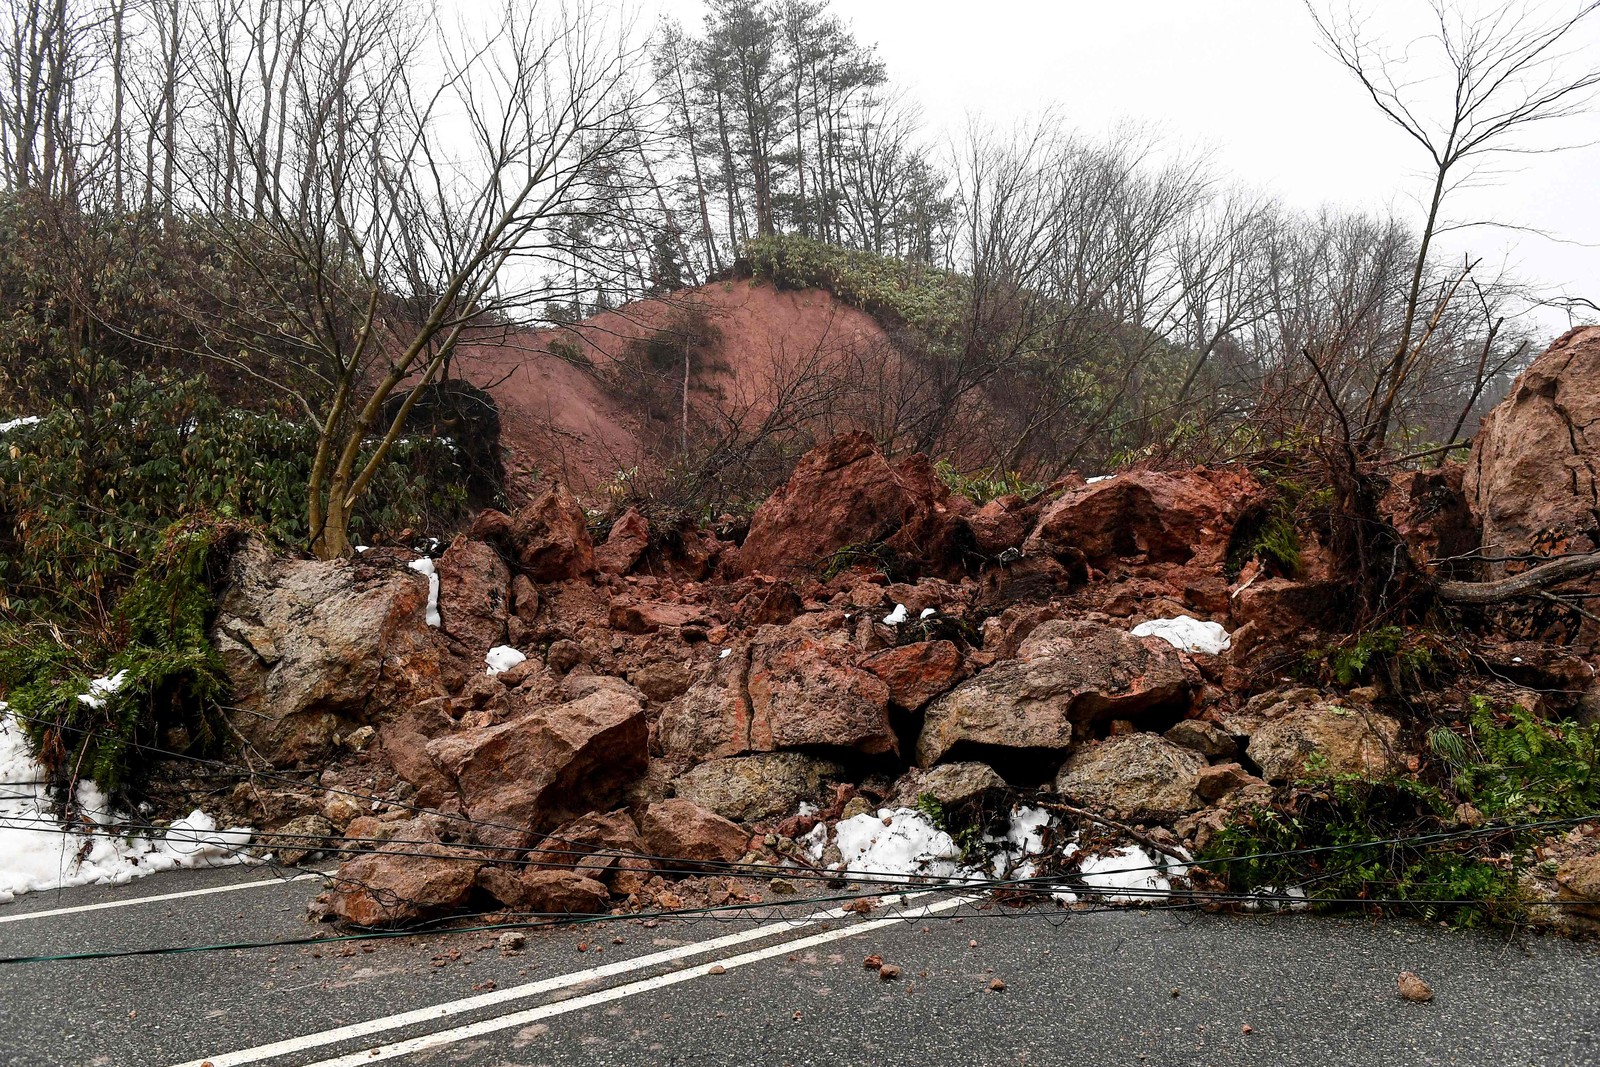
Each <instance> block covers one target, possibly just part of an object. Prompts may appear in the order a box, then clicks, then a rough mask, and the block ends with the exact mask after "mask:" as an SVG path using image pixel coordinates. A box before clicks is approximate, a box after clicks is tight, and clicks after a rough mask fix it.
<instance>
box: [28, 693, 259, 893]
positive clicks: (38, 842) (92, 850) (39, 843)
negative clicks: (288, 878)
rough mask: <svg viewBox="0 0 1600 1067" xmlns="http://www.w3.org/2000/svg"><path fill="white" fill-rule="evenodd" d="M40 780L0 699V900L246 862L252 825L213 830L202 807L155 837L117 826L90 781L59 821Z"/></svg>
mask: <svg viewBox="0 0 1600 1067" xmlns="http://www.w3.org/2000/svg"><path fill="white" fill-rule="evenodd" d="M45 779H46V772H45V769H44V767H42V766H41V765H40V764H39V762H38V761H37V760H35V759H34V758H33V755H32V753H31V752H30V751H29V750H28V743H27V739H26V738H25V737H24V736H23V732H22V728H21V726H20V725H19V724H18V723H17V721H16V719H15V718H14V717H12V716H11V715H9V714H7V708H6V705H5V702H4V701H0V903H8V902H10V901H11V900H12V899H14V898H15V897H16V895H17V894H19V893H29V892H34V891H36V890H41V889H63V888H67V887H70V886H78V885H92V884H98V885H122V884H124V883H126V882H130V881H132V880H133V879H135V878H140V877H143V876H144V875H147V874H153V873H155V872H156V871H169V870H173V869H176V868H180V867H213V866H220V865H224V864H232V863H243V862H247V858H246V857H245V856H244V855H243V853H242V851H241V850H242V849H244V847H245V846H246V845H248V844H249V843H250V836H251V831H250V830H249V829H248V828H243V827H232V828H229V829H226V830H219V829H217V824H216V821H215V820H214V819H212V818H211V817H210V816H209V815H207V814H205V813H204V812H202V811H193V812H191V813H190V814H189V815H188V816H187V817H186V818H182V819H178V820H177V821H175V822H173V823H172V824H171V825H170V826H168V827H167V828H166V830H165V832H164V833H163V834H162V835H161V836H160V837H152V836H145V835H143V834H123V833H121V832H119V831H118V829H117V827H118V825H119V824H121V823H124V822H126V821H127V819H126V817H125V816H123V815H121V814H120V813H118V812H117V811H115V810H114V809H113V808H112V807H111V804H110V802H109V801H108V800H107V799H106V796H105V794H103V793H102V792H101V791H100V790H99V789H98V788H96V787H95V785H94V783H93V782H89V781H82V782H79V783H78V786H77V789H76V791H75V793H74V799H75V800H76V804H75V805H74V807H73V810H72V813H71V818H72V822H71V823H70V824H67V823H63V822H62V820H61V818H60V817H59V816H58V815H57V812H56V806H55V805H54V804H53V803H52V802H51V800H50V798H49V795H48V794H47V792H46V790H45Z"/></svg>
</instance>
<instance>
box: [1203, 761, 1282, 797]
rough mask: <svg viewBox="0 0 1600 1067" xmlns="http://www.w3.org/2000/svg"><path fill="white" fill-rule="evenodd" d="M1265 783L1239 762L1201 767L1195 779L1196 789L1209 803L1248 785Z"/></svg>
mask: <svg viewBox="0 0 1600 1067" xmlns="http://www.w3.org/2000/svg"><path fill="white" fill-rule="evenodd" d="M1265 784H1266V783H1265V782H1263V781H1262V780H1261V779H1260V778H1257V777H1256V776H1255V775H1253V774H1250V773H1248V772H1246V771H1245V769H1244V768H1243V767H1241V766H1239V765H1238V764H1237V763H1218V764H1215V765H1214V766H1211V767H1202V768H1201V769H1200V775H1199V777H1198V778H1196V779H1195V785H1194V791H1195V792H1196V793H1197V794H1199V796H1200V799H1201V800H1204V801H1205V802H1206V803H1207V804H1215V803H1216V802H1217V801H1219V800H1221V799H1222V798H1223V797H1225V796H1227V795H1229V794H1230V793H1236V792H1238V791H1239V790H1241V789H1244V788H1245V787H1247V786H1252V785H1265Z"/></svg>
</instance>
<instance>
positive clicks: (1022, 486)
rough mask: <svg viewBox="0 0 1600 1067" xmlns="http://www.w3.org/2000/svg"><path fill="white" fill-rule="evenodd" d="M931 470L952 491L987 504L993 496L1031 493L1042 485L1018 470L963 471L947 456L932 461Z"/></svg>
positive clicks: (1031, 494)
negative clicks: (932, 467)
mask: <svg viewBox="0 0 1600 1067" xmlns="http://www.w3.org/2000/svg"><path fill="white" fill-rule="evenodd" d="M934 471H935V472H936V473H937V474H938V475H939V479H940V481H942V482H944V484H945V485H947V486H949V487H950V490H951V491H952V492H955V493H959V494H960V495H962V496H964V497H966V498H967V499H968V500H970V501H972V502H973V503H974V504H987V503H988V502H989V501H991V500H993V499H995V498H996V497H1001V496H1009V495H1012V494H1015V495H1017V496H1033V495H1035V494H1036V493H1039V492H1041V491H1042V490H1043V489H1044V486H1043V485H1041V484H1039V483H1038V482H1035V481H1031V480H1029V479H1028V478H1027V477H1025V476H1024V475H1023V474H1022V473H1021V472H1019V471H1006V470H994V469H991V470H987V471H974V472H972V473H971V474H963V473H961V469H960V468H959V467H957V466H956V465H955V461H954V460H951V459H941V460H940V461H939V462H938V463H936V464H934Z"/></svg>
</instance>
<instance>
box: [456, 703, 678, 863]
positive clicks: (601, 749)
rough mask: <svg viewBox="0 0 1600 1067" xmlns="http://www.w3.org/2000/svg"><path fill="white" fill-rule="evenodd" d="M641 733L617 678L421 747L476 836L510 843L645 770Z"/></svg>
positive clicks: (592, 803) (641, 722) (601, 798)
mask: <svg viewBox="0 0 1600 1067" xmlns="http://www.w3.org/2000/svg"><path fill="white" fill-rule="evenodd" d="M604 681H606V682H611V681H613V680H612V679H604ZM648 733H649V728H648V726H647V725H646V723H645V714H644V705H643V703H642V702H641V701H640V699H639V695H638V693H637V691H635V690H633V689H632V688H631V687H630V686H627V685H625V684H623V683H620V682H618V683H616V684H613V685H597V686H596V687H595V688H594V689H593V690H592V691H591V692H588V693H587V694H584V695H582V696H579V697H577V698H576V699H573V700H569V701H567V702H566V703H564V704H557V705H554V706H546V707H536V708H534V709H533V710H532V711H528V712H525V713H523V714H521V715H518V716H516V717H515V718H513V719H510V720H508V721H507V722H504V723H500V724H498V725H494V726H484V727H480V728H477V729H468V730H461V731H459V732H457V733H454V734H449V735H447V736H445V737H439V738H435V739H434V740H432V741H430V742H428V746H427V751H428V754H429V755H430V756H431V757H432V758H433V760H434V762H435V763H436V764H437V765H438V766H439V768H440V770H442V771H443V772H444V774H445V776H446V777H447V778H449V779H450V780H451V782H452V783H453V784H454V785H455V787H456V792H457V793H458V795H459V796H460V798H461V806H462V810H463V811H465V812H466V813H467V815H469V816H470V817H471V818H472V819H473V820H475V821H476V822H477V824H478V825H477V836H478V838H479V839H480V840H481V841H484V842H486V843H488V844H493V845H497V846H500V847H506V848H516V847H522V846H523V845H525V844H526V843H527V841H528V840H529V839H530V838H531V837H532V836H533V834H535V833H536V832H537V831H539V830H542V829H545V828H547V827H549V826H552V825H554V824H555V823H556V822H558V821H559V820H560V819H561V818H562V817H564V816H571V815H577V814H581V813H582V812H585V811H588V810H590V809H591V808H594V807H596V806H599V805H600V804H603V803H605V802H606V801H608V800H610V799H613V798H615V797H616V796H617V795H618V794H619V793H620V792H621V790H622V788H623V787H624V786H626V785H627V784H628V783H629V782H631V781H632V780H633V779H634V778H636V777H637V776H638V775H639V774H641V773H642V772H643V771H644V769H645V766H646V764H647V762H648V756H647V753H646V746H647V742H648Z"/></svg>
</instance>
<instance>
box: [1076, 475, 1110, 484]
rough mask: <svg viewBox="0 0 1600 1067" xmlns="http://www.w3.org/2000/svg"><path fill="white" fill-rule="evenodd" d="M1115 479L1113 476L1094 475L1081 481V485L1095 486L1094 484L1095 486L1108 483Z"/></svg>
mask: <svg viewBox="0 0 1600 1067" xmlns="http://www.w3.org/2000/svg"><path fill="white" fill-rule="evenodd" d="M1115 477H1116V475H1115V474H1096V475H1093V476H1092V477H1089V478H1085V479H1084V480H1083V484H1084V485H1095V484H1097V483H1099V482H1106V481H1110V480H1111V479H1112V478H1115Z"/></svg>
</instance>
